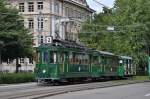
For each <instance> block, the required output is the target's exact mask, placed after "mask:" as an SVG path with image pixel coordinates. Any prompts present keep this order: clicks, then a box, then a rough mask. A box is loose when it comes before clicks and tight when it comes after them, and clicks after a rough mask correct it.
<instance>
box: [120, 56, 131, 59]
mask: <svg viewBox="0 0 150 99" xmlns="http://www.w3.org/2000/svg"><path fill="white" fill-rule="evenodd" d="M121 58H124V59H132V57H129V56H121Z"/></svg>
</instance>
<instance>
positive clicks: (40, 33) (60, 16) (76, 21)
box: [8, 0, 94, 47]
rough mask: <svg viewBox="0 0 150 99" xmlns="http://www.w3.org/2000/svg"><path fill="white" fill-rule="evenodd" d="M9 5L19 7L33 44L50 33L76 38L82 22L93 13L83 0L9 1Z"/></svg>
mask: <svg viewBox="0 0 150 99" xmlns="http://www.w3.org/2000/svg"><path fill="white" fill-rule="evenodd" d="M8 4H9V5H10V6H11V7H15V8H17V9H19V14H20V15H21V16H23V21H24V25H25V27H27V28H28V29H30V31H31V33H32V34H33V37H34V38H33V45H34V46H35V47H37V46H39V45H40V44H41V43H45V40H46V39H45V38H46V37H49V36H52V37H53V38H54V39H55V38H59V39H67V40H73V41H78V33H79V32H80V30H81V27H82V23H83V22H84V21H85V20H86V19H88V18H91V17H92V14H93V12H94V10H92V9H90V8H89V6H88V5H87V2H86V0H8Z"/></svg>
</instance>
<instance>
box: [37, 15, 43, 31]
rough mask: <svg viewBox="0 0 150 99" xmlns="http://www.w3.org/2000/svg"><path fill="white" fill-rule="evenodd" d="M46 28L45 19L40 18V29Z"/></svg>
mask: <svg viewBox="0 0 150 99" xmlns="http://www.w3.org/2000/svg"><path fill="white" fill-rule="evenodd" d="M43 28H44V19H43V18H38V30H43Z"/></svg>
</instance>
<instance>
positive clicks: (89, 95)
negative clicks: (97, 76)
mask: <svg viewBox="0 0 150 99" xmlns="http://www.w3.org/2000/svg"><path fill="white" fill-rule="evenodd" d="M44 99H150V83H140V84H132V85H124V86H116V87H109V88H101V89H94V90H86V91H79V92H69V93H66V94H60V95H56V96H51V97H47V98H44Z"/></svg>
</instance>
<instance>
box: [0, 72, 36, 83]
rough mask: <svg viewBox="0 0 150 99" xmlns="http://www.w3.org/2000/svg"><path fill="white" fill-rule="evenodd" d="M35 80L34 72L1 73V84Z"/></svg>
mask: <svg viewBox="0 0 150 99" xmlns="http://www.w3.org/2000/svg"><path fill="white" fill-rule="evenodd" d="M33 81H35V76H34V74H33V73H1V74H0V84H12V83H25V82H33Z"/></svg>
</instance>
